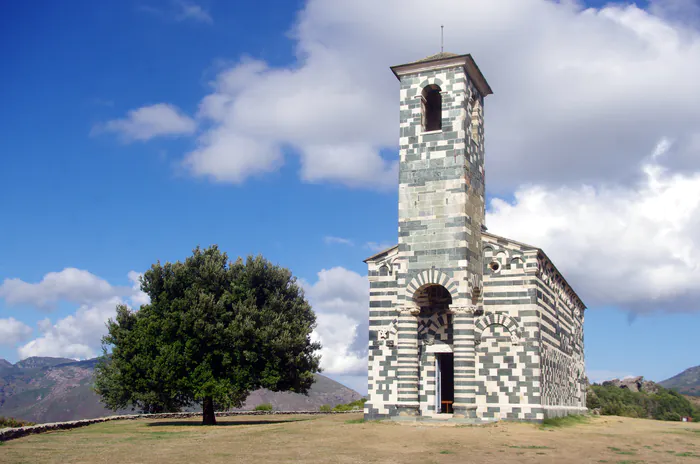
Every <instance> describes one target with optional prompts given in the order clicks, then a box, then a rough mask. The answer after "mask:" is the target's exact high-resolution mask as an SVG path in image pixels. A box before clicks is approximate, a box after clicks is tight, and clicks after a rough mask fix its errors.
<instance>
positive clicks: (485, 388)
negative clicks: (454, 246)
mask: <svg viewBox="0 0 700 464" xmlns="http://www.w3.org/2000/svg"><path fill="white" fill-rule="evenodd" d="M482 237H483V252H484V296H483V298H484V312H485V316H484V318H483V319H482V322H480V323H478V324H479V327H481V328H482V330H483V332H482V334H481V342H480V343H479V348H478V349H477V379H478V382H479V384H480V385H479V389H478V392H477V404H478V410H477V412H478V415H479V416H480V417H483V418H485V419H510V420H530V421H540V420H542V419H544V411H543V409H542V401H541V369H540V351H539V350H540V333H539V311H538V307H537V299H536V290H535V281H534V278H535V272H536V269H537V249H536V248H534V247H531V246H529V245H525V244H521V243H518V242H515V241H512V240H508V239H505V238H503V237H499V236H496V235H493V234H488V233H483V234H482Z"/></svg>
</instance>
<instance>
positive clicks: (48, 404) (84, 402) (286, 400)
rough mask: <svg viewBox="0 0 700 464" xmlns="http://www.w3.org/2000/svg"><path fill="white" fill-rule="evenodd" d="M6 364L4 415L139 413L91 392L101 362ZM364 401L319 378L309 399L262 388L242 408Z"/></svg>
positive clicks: (43, 417) (48, 417)
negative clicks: (108, 404) (120, 408)
mask: <svg viewBox="0 0 700 464" xmlns="http://www.w3.org/2000/svg"><path fill="white" fill-rule="evenodd" d="M2 361H5V360H0V416H6V417H14V418H16V419H22V420H27V421H31V422H37V423H42V422H60V421H68V420H77V419H90V418H93V417H101V416H109V415H113V414H129V413H133V412H132V411H131V410H123V411H116V412H115V411H111V410H109V409H106V408H105V407H104V406H103V405H102V404H101V403H100V401H99V397H98V396H97V395H96V394H95V393H94V392H93V391H92V389H91V387H92V382H93V371H94V367H95V364H96V363H97V359H88V360H86V361H75V360H72V359H66V358H27V359H25V360H23V361H20V362H18V363H16V364H14V365H13V364H11V363H9V362H7V361H5V362H4V363H3V362H2ZM360 398H362V396H361V395H360V394H359V393H357V392H356V391H354V390H351V389H349V388H347V387H345V386H344V385H341V384H340V383H338V382H336V381H334V380H331V379H329V378H328V377H324V376H322V375H318V374H317V375H316V381H315V382H314V384H313V386H312V387H311V389H310V391H309V394H308V396H305V395H301V394H298V393H289V392H277V393H275V392H271V391H269V390H264V389H261V390H257V391H254V392H252V393H251V394H250V396H249V397H248V400H247V401H246V403H245V405H244V406H243V408H242V409H254V408H255V406H257V405H259V404H262V403H270V404H272V406H273V408H274V409H275V410H285V411H301V410H317V409H318V408H319V407H320V406H322V405H324V404H327V405H330V406H335V405H337V404H344V403H349V402H351V401H356V400H358V399H360Z"/></svg>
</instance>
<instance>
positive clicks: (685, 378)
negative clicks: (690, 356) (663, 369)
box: [659, 366, 700, 396]
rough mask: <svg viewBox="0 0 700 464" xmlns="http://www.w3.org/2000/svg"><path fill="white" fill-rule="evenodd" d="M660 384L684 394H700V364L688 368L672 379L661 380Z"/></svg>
mask: <svg viewBox="0 0 700 464" xmlns="http://www.w3.org/2000/svg"><path fill="white" fill-rule="evenodd" d="M659 385H661V386H662V387H664V388H669V389H672V390H676V391H677V392H679V393H682V394H684V395H691V396H700V366H695V367H691V368H690V369H686V370H684V371H683V372H681V373H680V374H678V375H675V376H673V377H671V378H670V379H666V380H664V381H663V382H659Z"/></svg>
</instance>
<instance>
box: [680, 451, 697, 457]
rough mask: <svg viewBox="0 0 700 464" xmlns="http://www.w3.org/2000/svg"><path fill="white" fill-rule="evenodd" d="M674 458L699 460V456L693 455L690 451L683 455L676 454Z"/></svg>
mask: <svg viewBox="0 0 700 464" xmlns="http://www.w3.org/2000/svg"><path fill="white" fill-rule="evenodd" d="M675 456H678V457H680V458H700V454H695V453H693V452H692V451H686V452H684V453H676V454H675Z"/></svg>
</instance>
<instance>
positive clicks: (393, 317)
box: [365, 53, 586, 422]
mask: <svg viewBox="0 0 700 464" xmlns="http://www.w3.org/2000/svg"><path fill="white" fill-rule="evenodd" d="M391 70H392V71H393V72H394V74H395V75H396V77H397V78H398V80H399V82H400V139H399V145H400V151H399V157H400V167H399V237H398V245H396V246H394V247H392V248H389V249H387V250H384V251H382V252H380V253H377V254H376V255H374V256H371V257H370V258H368V259H367V260H365V262H366V263H367V266H368V268H369V269H368V270H369V281H370V303H369V306H370V307H369V379H368V385H369V400H368V401H367V403H366V404H365V417H366V418H367V419H378V418H389V417H396V418H397V419H411V417H407V416H413V417H416V419H418V418H420V419H421V420H422V419H423V418H424V417H431V418H433V419H448V420H466V421H475V422H479V421H489V420H498V419H514V420H528V421H541V420H543V419H545V418H547V417H553V416H560V415H565V414H571V413H581V412H584V411H585V410H586V408H585V406H586V397H585V371H584V357H583V317H584V311H585V309H586V307H585V306H584V304H583V302H582V301H581V300H580V299H579V297H578V296H577V295H576V293H575V292H574V290H573V289H572V288H571V286H570V285H569V284H568V283H567V281H566V279H564V277H563V276H562V275H561V273H560V272H559V271H558V270H557V268H556V267H555V266H554V264H553V263H552V262H551V260H550V259H549V258H548V257H547V255H546V254H545V253H544V251H542V250H541V249H539V248H537V247H534V246H530V245H526V244H524V243H520V242H517V241H515V240H511V239H509V238H504V237H499V236H497V235H493V234H491V233H488V232H487V231H486V230H487V229H486V227H485V225H484V216H485V202H484V99H485V98H486V97H487V96H488V95H490V94H491V93H492V91H491V87H489V84H488V83H487V82H486V79H485V78H484V76H483V75H482V74H481V71H480V70H479V68H478V67H477V65H476V63H475V62H474V60H473V59H472V57H471V56H470V55H454V54H450V53H439V54H437V55H434V56H430V57H428V58H425V59H423V60H420V61H417V62H413V63H409V64H404V65H400V66H394V67H392V68H391ZM533 220H536V218H533Z"/></svg>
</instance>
